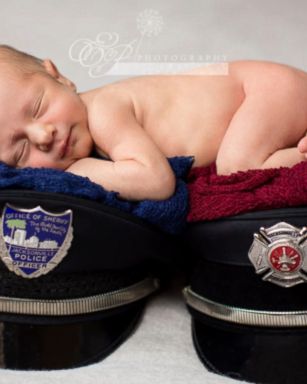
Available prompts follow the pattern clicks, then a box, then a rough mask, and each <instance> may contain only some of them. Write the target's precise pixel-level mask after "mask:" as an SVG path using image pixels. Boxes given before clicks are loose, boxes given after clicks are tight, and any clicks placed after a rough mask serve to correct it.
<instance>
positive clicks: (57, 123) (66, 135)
mask: <svg viewBox="0 0 307 384" xmlns="http://www.w3.org/2000/svg"><path fill="white" fill-rule="evenodd" d="M92 146H93V141H92V138H91V136H90V133H89V130H88V122H87V112H86V107H85V106H84V104H83V102H82V100H81V99H80V97H79V95H77V94H76V92H75V91H74V90H73V89H72V87H71V86H68V85H64V84H62V82H61V81H60V80H58V79H55V78H53V77H51V76H48V75H47V74H43V73H40V72H38V73H35V74H34V75H32V76H31V77H29V78H26V77H24V76H21V75H20V74H16V73H15V74H13V73H8V74H7V73H6V75H5V76H0V161H3V162H5V163H7V164H9V165H12V166H16V167H20V168H24V167H48V168H57V169H66V168H67V167H69V166H70V165H71V164H72V163H73V162H74V161H76V160H78V159H80V158H83V157H86V156H88V155H89V153H90V152H91V150H92Z"/></svg>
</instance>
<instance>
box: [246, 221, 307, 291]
mask: <svg viewBox="0 0 307 384" xmlns="http://www.w3.org/2000/svg"><path fill="white" fill-rule="evenodd" d="M306 254H307V228H306V227H303V228H301V229H299V228H296V227H294V226H293V225H290V224H288V223H285V222H280V223H278V224H276V225H273V226H272V227H268V228H260V230H259V233H255V234H254V241H253V244H252V245H251V247H250V250H249V252H248V257H249V259H250V261H251V262H252V264H253V265H254V267H255V269H256V273H258V274H260V273H266V274H265V276H264V277H263V280H266V281H270V282H271V283H274V284H277V285H279V286H281V287H285V288H289V287H293V286H294V285H297V284H300V283H304V282H307V274H306V273H307V257H306Z"/></svg>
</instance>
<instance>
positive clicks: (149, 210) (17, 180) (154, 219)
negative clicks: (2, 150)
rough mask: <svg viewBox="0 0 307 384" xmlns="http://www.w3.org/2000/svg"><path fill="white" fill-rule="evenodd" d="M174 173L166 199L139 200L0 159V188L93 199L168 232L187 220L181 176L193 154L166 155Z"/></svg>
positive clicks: (73, 177)
mask: <svg viewBox="0 0 307 384" xmlns="http://www.w3.org/2000/svg"><path fill="white" fill-rule="evenodd" d="M169 162H170V165H171V167H172V169H173V170H174V173H175V175H176V181H177V183H176V191H175V193H174V195H173V196H171V197H170V198H169V199H167V200H161V201H153V200H142V201H139V202H132V201H127V200H123V199H120V198H118V194H117V193H116V192H109V191H106V190H105V189H103V188H102V187H101V186H100V185H98V184H95V183H93V182H91V181H90V180H89V179H88V178H84V177H81V176H76V175H73V174H72V173H68V172H64V171H60V170H56V169H49V168H24V169H16V168H12V167H9V166H7V165H5V164H3V163H0V189H8V188H9V189H27V190H35V191H40V192H55V193H63V194H68V195H73V196H76V197H81V198H86V199H91V200H95V201H97V202H101V203H104V204H106V205H109V206H112V207H115V208H118V209H121V210H123V211H126V212H129V213H131V214H133V215H135V216H138V217H140V218H142V219H145V220H147V221H149V222H150V223H152V224H154V225H156V226H158V227H159V228H161V229H162V230H164V231H166V232H169V233H178V232H180V231H181V230H182V229H183V227H184V226H185V223H186V216H187V212H188V191H187V187H186V183H185V182H184V178H185V176H186V174H187V172H188V171H189V169H190V167H191V165H192V162H193V158H192V157H174V158H171V159H169Z"/></svg>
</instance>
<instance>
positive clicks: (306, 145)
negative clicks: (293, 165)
mask: <svg viewBox="0 0 307 384" xmlns="http://www.w3.org/2000/svg"><path fill="white" fill-rule="evenodd" d="M297 148H298V150H299V151H300V152H301V153H303V154H304V155H305V157H307V136H304V137H303V138H302V139H301V140H300V141H299V142H298V144H297Z"/></svg>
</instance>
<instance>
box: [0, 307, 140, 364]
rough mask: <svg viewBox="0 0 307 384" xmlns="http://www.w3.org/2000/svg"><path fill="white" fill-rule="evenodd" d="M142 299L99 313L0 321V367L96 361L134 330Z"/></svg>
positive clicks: (112, 349) (107, 353)
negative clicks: (39, 319)
mask: <svg viewBox="0 0 307 384" xmlns="http://www.w3.org/2000/svg"><path fill="white" fill-rule="evenodd" d="M143 307H144V301H143V300H141V301H140V302H137V303H134V304H132V305H131V304H130V305H129V306H125V307H123V308H120V309H116V310H115V311H114V310H110V311H107V312H108V313H103V315H99V314H96V315H94V316H86V317H84V318H81V319H79V320H78V318H76V319H73V320H72V319H70V320H69V321H63V319H62V321H57V322H56V323H54V322H53V323H52V324H50V323H48V321H47V320H46V319H41V321H37V319H36V321H35V322H32V323H31V322H30V321H29V319H27V321H26V322H24V323H22V322H20V321H18V322H14V321H13V322H12V321H3V322H0V339H1V344H2V353H1V354H0V366H1V368H9V369H18V370H30V369H32V370H52V369H67V368H76V367H80V366H84V365H88V364H91V363H95V362H98V361H100V360H102V359H104V358H105V357H106V356H108V355H109V354H110V353H112V352H113V351H114V350H115V349H116V348H117V347H118V346H119V345H120V344H121V343H122V342H124V341H125V340H126V339H127V338H128V337H129V335H130V334H131V333H132V332H133V331H134V329H135V327H136V325H137V323H138V320H139V318H140V316H141V314H142V310H143Z"/></svg>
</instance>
